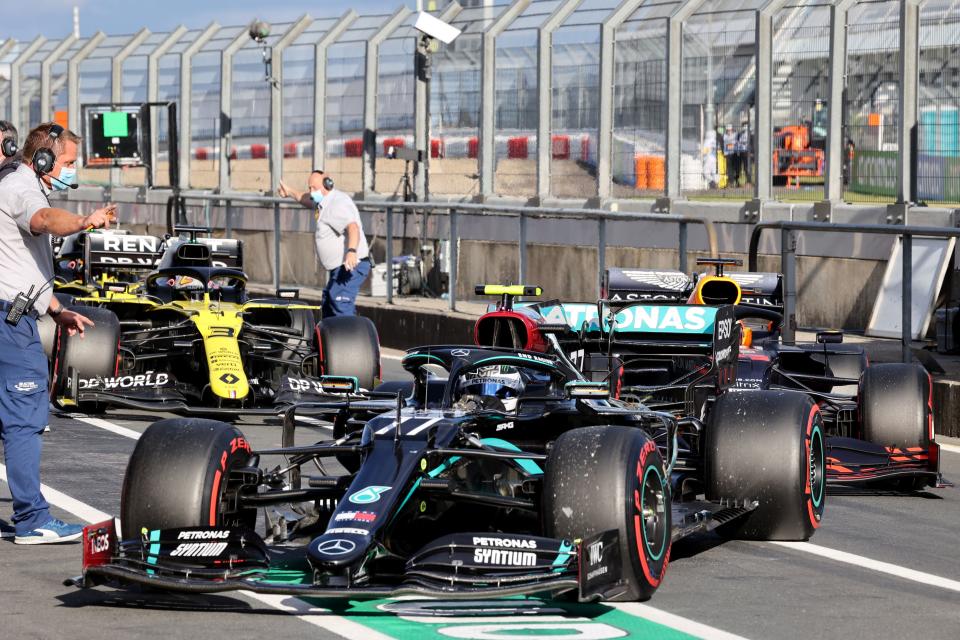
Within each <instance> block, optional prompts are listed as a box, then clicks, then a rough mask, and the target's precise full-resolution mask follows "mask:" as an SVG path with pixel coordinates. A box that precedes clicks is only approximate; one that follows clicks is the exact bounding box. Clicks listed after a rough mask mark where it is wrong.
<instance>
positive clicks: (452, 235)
mask: <svg viewBox="0 0 960 640" xmlns="http://www.w3.org/2000/svg"><path fill="white" fill-rule="evenodd" d="M181 195H182V196H183V198H184V199H185V200H186V201H187V202H188V203H189V202H191V201H193V202H206V203H210V204H215V203H222V204H223V206H224V207H225V209H226V223H225V227H226V229H225V230H226V232H227V234H228V235H229V233H230V232H231V229H232V222H231V221H232V209H233V208H234V206H235V205H236V204H237V203H241V204H245V205H259V206H272V207H273V247H274V254H273V284H274V287H279V286H280V265H281V251H282V243H281V242H280V235H281V231H280V230H281V219H280V216H281V210H282V209H284V208H286V207H284V206H282V205H285V204H286V205H289V204H290V200H289V199H287V198H276V197H270V196H257V195H246V194H229V195H228V194H196V193H189V192H184V193H182V194H181ZM356 204H357V208H358V209H360V210H361V211H367V212H374V213H383V214H384V215H385V216H386V225H385V226H386V233H385V237H384V243H385V245H386V257H385V260H384V262H385V263H386V265H385V266H386V270H387V272H386V281H387V291H386V299H387V303H388V304H389V303H392V302H393V286H392V283H393V240H394V229H393V214H394V213H399V212H404V211H413V212H420V213H429V214H432V215H446V216H448V217H449V225H448V226H449V233H448V238H447V239H448V240H449V241H450V245H449V246H450V274H449V276H450V279H449V300H448V302H449V308H450V310H451V311H456V308H457V266H458V252H459V240H460V236H459V233H458V219H459V217H460V216H461V215H464V214H466V215H473V216H500V217H509V218H516V219H517V245H518V253H519V255H518V264H519V268H518V274H517V277H518V280H519V282H524V281H525V280H526V276H527V266H528V255H527V250H528V238H527V231H528V230H527V226H528V222H529V220H531V219H558V220H559V219H566V220H595V221H596V223H597V236H598V243H597V268H598V274H599V278H598V281H597V285H598V294H599V287H601V286H602V282H601V280H602V278H603V273H604V271H605V270H606V248H607V223H608V222H611V221H629V222H650V223H657V224H664V223H667V224H675V225H677V247H678V250H679V260H678V268H679V269H680V271H683V272H684V273H686V271H687V252H688V227H689V225H691V224H700V225H703V227H704V229H705V231H706V234H707V243H708V246H709V249H710V254H711V255H717V254H718V253H719V243H718V239H717V232H716V228H715V227H714V225H713V223H712V222H711V221H710V220H707V219H705V218H696V217H685V216H678V215H670V214H650V213H621V212H615V211H604V210H599V209H564V208H542V207H519V206H510V205H503V206H501V205H489V204H469V203H456V204H452V203H422V202H371V201H363V200H361V201H357V203H356ZM297 208H299V206H297Z"/></svg>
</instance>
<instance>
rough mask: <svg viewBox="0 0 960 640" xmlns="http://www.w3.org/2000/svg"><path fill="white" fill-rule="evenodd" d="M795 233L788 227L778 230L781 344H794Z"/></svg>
mask: <svg viewBox="0 0 960 640" xmlns="http://www.w3.org/2000/svg"><path fill="white" fill-rule="evenodd" d="M796 251H797V235H796V234H795V233H794V232H793V231H791V230H790V229H781V230H780V270H781V271H782V272H783V327H782V329H781V336H782V340H783V344H788V345H791V344H794V343H795V342H796V338H797V255H796Z"/></svg>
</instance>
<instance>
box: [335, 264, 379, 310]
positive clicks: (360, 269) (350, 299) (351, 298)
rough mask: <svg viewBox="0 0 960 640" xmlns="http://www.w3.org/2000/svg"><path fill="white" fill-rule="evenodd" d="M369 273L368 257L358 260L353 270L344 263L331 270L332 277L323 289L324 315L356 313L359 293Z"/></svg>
mask: <svg viewBox="0 0 960 640" xmlns="http://www.w3.org/2000/svg"><path fill="white" fill-rule="evenodd" d="M368 275H370V261H369V260H366V259H364V260H361V261H360V262H358V263H357V266H356V267H355V268H354V269H353V271H349V270H347V268H346V267H344V266H343V265H341V266H339V267H337V268H336V269H333V270H332V271H330V279H329V280H327V286H326V287H324V289H323V317H324V318H330V317H332V316H352V315H356V313H357V294H359V293H360V285H362V284H363V281H364V280H366V279H367V276H368Z"/></svg>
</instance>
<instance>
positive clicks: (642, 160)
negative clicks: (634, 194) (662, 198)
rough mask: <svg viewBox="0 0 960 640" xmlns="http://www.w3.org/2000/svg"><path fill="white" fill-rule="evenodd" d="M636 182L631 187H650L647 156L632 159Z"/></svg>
mask: <svg viewBox="0 0 960 640" xmlns="http://www.w3.org/2000/svg"><path fill="white" fill-rule="evenodd" d="M633 166H634V171H635V173H636V180H635V181H634V184H633V186H635V187H636V188H637V189H647V188H649V186H650V178H649V176H648V175H647V156H635V157H634V159H633Z"/></svg>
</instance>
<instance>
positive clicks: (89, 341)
mask: <svg viewBox="0 0 960 640" xmlns="http://www.w3.org/2000/svg"><path fill="white" fill-rule="evenodd" d="M68 309H69V310H70V311H76V312H77V313H79V314H81V315H84V316H86V317H87V318H89V319H90V320H92V321H93V324H94V326H92V327H87V328H86V330H85V331H84V332H83V337H80V336H79V335H74V336H71V335H68V334H67V333H66V332H65V331H58V332H57V338H58V339H57V344H56V348H55V351H54V353H56V358H55V360H54V362H53V373H52V377H53V382H54V383H53V384H52V385H51V391H52V393H53V394H54V397H63V396H71V397H73V396H76V393H77V390H76V389H69V386H70V384H71V382H72V378H74V377H76V378H77V380H84V379H90V378H98V377H99V378H110V377H113V376H116V375H117V368H118V364H119V360H118V359H117V354H118V350H119V346H120V321H119V320H118V319H117V316H116V314H115V313H114V312H113V311H110V310H109V309H103V308H100V307H75V306H71V307H68ZM79 408H80V409H81V410H82V411H99V410H102V407H101V406H98V405H96V404H92V403H84V404H80V405H79Z"/></svg>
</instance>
